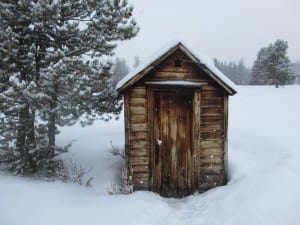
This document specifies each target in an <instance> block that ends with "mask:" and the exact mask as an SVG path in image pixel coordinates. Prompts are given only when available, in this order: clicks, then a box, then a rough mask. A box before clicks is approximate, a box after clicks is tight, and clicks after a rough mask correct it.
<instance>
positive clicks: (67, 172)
mask: <svg viewBox="0 0 300 225" xmlns="http://www.w3.org/2000/svg"><path fill="white" fill-rule="evenodd" d="M92 169H93V168H92V167H91V168H90V169H88V170H85V169H84V168H83V167H82V166H81V165H78V163H76V162H74V161H73V159H70V160H69V162H68V163H66V161H63V163H62V166H61V169H60V170H57V171H56V173H55V177H56V178H58V179H60V180H62V181H63V182H68V183H69V182H71V183H78V184H79V185H83V183H84V182H83V180H84V176H85V175H86V174H88V173H89V172H91V170H92ZM93 179H94V178H93V177H90V178H89V179H88V180H87V182H86V184H85V186H86V187H91V186H92V185H91V181H92V180H93Z"/></svg>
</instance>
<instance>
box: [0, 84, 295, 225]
mask: <svg viewBox="0 0 300 225" xmlns="http://www.w3.org/2000/svg"><path fill="white" fill-rule="evenodd" d="M299 99H300V86H290V87H284V88H279V89H276V88H274V87H247V86H245V87H239V94H238V95H236V96H234V97H232V98H230V118H229V128H230V129H229V140H230V141H229V170H230V180H229V183H228V184H227V185H226V186H223V187H218V188H215V189H212V190H210V191H208V192H206V193H204V194H196V195H193V196H189V197H187V198H184V199H180V200H177V199H166V198H162V197H160V196H159V195H157V194H155V193H150V192H136V193H134V194H131V195H120V196H112V195H108V193H107V189H108V188H109V186H110V183H111V182H112V181H113V182H116V179H117V176H118V175H117V174H118V173H119V167H121V165H122V160H121V159H119V158H117V157H114V156H112V155H111V154H110V153H109V149H110V140H112V142H113V143H114V144H115V145H118V146H122V145H123V143H124V140H123V139H124V136H123V132H124V131H123V121H122V120H120V121H111V122H109V123H106V122H97V123H95V124H94V125H93V126H92V127H86V128H81V127H79V126H75V127H71V128H64V130H63V131H62V133H61V134H60V136H59V137H58V141H59V142H60V143H61V144H67V143H68V142H69V140H73V139H76V140H77V141H76V142H74V144H73V147H72V149H71V152H70V153H68V154H67V155H66V156H65V157H72V158H74V159H75V160H77V161H78V162H79V163H80V164H82V166H83V167H85V168H89V167H91V166H92V167H93V170H92V172H91V173H90V174H89V175H88V176H93V177H94V182H93V187H92V188H85V187H82V186H79V185H75V184H66V183H62V182H46V181H41V180H35V179H28V178H22V177H14V176H11V175H8V174H6V173H4V172H0V225H41V224H43V225H82V224H84V225H96V224H97V225H98V224H101V225H119V224H126V225H135V224H136V225H141V224H143V225H169V224H170V225H196V224H197V225H237V224H238V225H246V224H249V225H253V224H256V225H257V224H265V225H270V224H272V225H282V224H284V225H298V224H299V222H300V214H299V213H298V211H299V208H300V194H299V191H298V189H299V186H300V151H299V150H300V149H299V147H300V139H299V128H300V119H299V115H300V105H299V104H297V103H298V102H299ZM87 178H88V177H87Z"/></svg>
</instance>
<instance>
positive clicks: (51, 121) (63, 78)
mask: <svg viewBox="0 0 300 225" xmlns="http://www.w3.org/2000/svg"><path fill="white" fill-rule="evenodd" d="M20 2H21V3H22V2H23V1H16V2H15V3H14V4H12V5H13V6H14V7H15V8H18V5H19V4H20ZM24 2H26V3H28V4H30V5H28V9H30V10H31V11H30V12H28V14H27V13H25V15H27V16H28V15H30V23H29V24H26V26H25V27H26V29H28V28H29V30H30V31H31V32H30V34H29V35H28V37H30V40H31V45H28V46H26V50H27V51H29V52H30V53H31V54H30V56H33V59H32V61H31V64H30V65H31V67H30V69H31V70H32V71H33V72H32V74H34V75H35V85H33V86H34V87H35V89H34V91H36V90H38V92H35V93H34V92H32V93H30V95H29V96H30V97H31V99H30V103H31V105H32V106H33V107H32V108H33V110H32V112H34V113H33V115H35V112H37V113H38V116H39V118H40V119H42V120H43V121H45V122H46V124H40V125H39V126H35V129H34V131H35V132H36V133H38V134H41V137H42V138H41V139H42V140H43V141H42V143H43V149H44V144H45V138H44V137H45V134H46V137H47V148H46V149H47V154H40V155H39V156H40V157H38V158H35V159H36V160H37V161H38V163H40V161H45V162H46V163H47V162H48V164H49V165H50V166H51V161H52V159H53V158H54V156H55V155H56V153H57V151H56V150H59V149H61V148H58V147H57V146H56V143H55V135H56V134H57V132H58V130H57V125H60V126H65V125H70V124H73V123H75V122H76V121H77V120H78V119H79V118H82V117H81V116H82V115H85V117H84V118H85V120H84V121H83V123H85V124H87V123H91V121H93V120H95V119H99V118H100V119H105V120H108V119H110V116H109V115H107V114H108V113H115V114H117V113H118V112H119V111H120V109H121V105H120V103H119V100H118V98H117V93H116V92H115V90H114V89H113V87H112V86H111V85H110V76H111V63H109V62H108V61H107V58H108V57H109V56H112V55H113V51H114V49H115V47H116V46H117V41H120V40H126V39H130V38H132V37H134V36H135V35H136V34H137V32H138V27H137V25H136V23H135V21H134V19H133V18H132V10H133V8H132V7H130V6H128V4H127V1H126V0H83V1H82V0H56V1H54V0H36V1H25V0H24ZM3 4H4V3H3ZM7 9H8V7H7V5H3V7H1V11H7V13H8V14H10V15H11V16H12V17H18V16H17V15H16V14H15V9H13V10H7ZM20 12H21V13H24V12H26V10H25V11H24V12H23V10H20ZM4 13H5V12H4ZM5 17H6V16H4V18H5ZM18 18H20V20H22V17H18ZM0 23H2V21H1V22H0ZM8 25H9V26H14V25H13V24H8ZM9 26H7V25H3V26H2V27H3V31H2V30H1V33H2V34H3V33H4V34H5V33H6V31H5V30H4V28H5V27H9ZM24 29H25V28H24ZM18 35H20V36H21V35H23V34H20V33H18ZM0 46H1V45H0ZM1 48H2V49H5V51H6V52H7V51H9V49H8V48H3V47H2V46H1ZM12 49H14V48H12ZM5 51H3V53H4V54H2V53H1V54H2V55H1V57H3V58H5V57H6V53H5ZM8 80H11V79H8ZM8 86H9V85H8ZM4 89H5V88H4ZM9 89H10V87H9V88H6V89H5V91H7V90H9ZM31 89H33V88H31ZM3 118H4V117H3ZM3 129H4V132H5V127H3ZM10 146H13V142H12V145H10ZM36 150H37V149H35V150H34V151H31V152H32V154H35V155H37V153H36V152H38V151H36ZM51 167H52V166H51Z"/></svg>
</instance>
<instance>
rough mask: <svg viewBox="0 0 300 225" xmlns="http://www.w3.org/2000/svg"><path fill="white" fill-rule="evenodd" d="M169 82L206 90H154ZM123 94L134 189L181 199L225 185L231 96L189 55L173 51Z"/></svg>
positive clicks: (127, 153) (188, 88)
mask: <svg viewBox="0 0 300 225" xmlns="http://www.w3.org/2000/svg"><path fill="white" fill-rule="evenodd" d="M176 59H180V60H181V62H182V63H181V65H180V66H179V67H175V66H174V60H176ZM167 80H172V81H194V82H199V83H201V85H202V86H201V87H182V86H181V87H179V86H176V87H175V86H162V85H156V84H152V85H150V83H151V81H156V82H158V81H167ZM123 94H124V108H125V111H124V112H125V113H124V114H125V146H126V148H125V150H126V152H125V153H126V165H127V168H128V171H129V176H131V177H132V182H133V185H134V189H135V190H152V191H155V192H158V193H160V194H162V195H164V196H169V197H170V196H174V197H180V196H184V195H187V194H191V193H193V192H196V191H198V192H203V191H206V190H207V189H209V188H212V187H215V186H218V185H223V184H225V183H226V179H227V177H226V172H227V155H228V154H227V129H228V93H226V92H225V91H224V89H223V88H222V87H221V86H220V85H219V84H217V83H216V82H215V81H214V80H213V79H212V78H211V77H210V76H208V75H207V74H206V73H205V72H204V71H203V70H201V69H200V68H199V66H197V65H196V64H195V63H194V62H192V61H191V59H190V58H188V57H187V55H186V54H184V53H183V52H182V51H180V50H177V51H175V52H174V53H173V54H171V55H170V56H168V58H166V59H165V60H164V61H162V62H161V63H160V64H158V65H156V66H155V68H154V69H152V70H151V71H150V72H148V73H147V74H146V75H145V76H144V77H143V78H142V79H140V80H139V81H138V82H136V83H135V84H134V85H133V86H131V87H130V88H129V89H128V90H126V91H125V92H124V93H123ZM158 140H159V141H160V140H162V144H160V143H159V141H158Z"/></svg>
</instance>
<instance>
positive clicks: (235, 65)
mask: <svg viewBox="0 0 300 225" xmlns="http://www.w3.org/2000/svg"><path fill="white" fill-rule="evenodd" d="M287 49H288V43H287V42H286V41H284V40H280V39H279V40H276V41H275V42H274V43H271V44H269V45H268V46H267V47H263V48H261V49H260V50H259V51H258V53H257V58H256V60H255V61H254V64H253V67H252V68H249V67H246V66H245V63H244V61H243V59H242V58H241V59H240V60H238V61H237V62H235V61H229V62H225V61H219V60H218V59H216V58H214V63H215V66H216V67H217V68H218V69H219V70H220V71H221V72H222V73H224V74H225V75H226V76H227V77H228V78H229V79H231V80H232V81H233V82H234V83H235V84H237V85H275V86H276V87H278V86H279V85H287V84H295V83H298V84H300V61H299V62H295V63H291V62H290V59H289V57H288V56H287ZM139 63H140V59H139V57H138V56H136V57H135V61H134V65H133V67H136V66H138V65H139ZM129 70H130V67H129V66H128V65H127V64H126V60H125V59H123V58H117V59H116V60H115V63H114V73H113V77H112V82H113V85H116V83H117V82H118V81H119V80H120V79H122V77H124V76H125V75H126V74H127V73H128V72H129Z"/></svg>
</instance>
